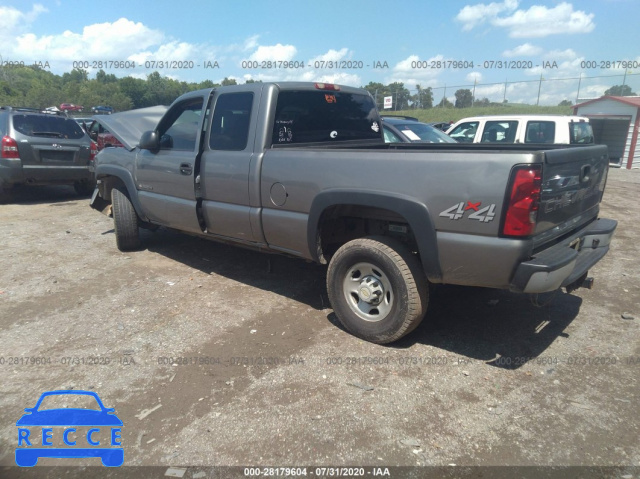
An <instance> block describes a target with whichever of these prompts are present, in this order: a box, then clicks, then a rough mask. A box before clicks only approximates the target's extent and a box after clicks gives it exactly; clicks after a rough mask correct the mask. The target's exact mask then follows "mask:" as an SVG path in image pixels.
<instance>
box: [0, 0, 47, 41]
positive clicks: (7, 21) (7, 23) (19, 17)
mask: <svg viewBox="0 0 640 479" xmlns="http://www.w3.org/2000/svg"><path fill="white" fill-rule="evenodd" d="M48 11H49V10H47V9H46V8H45V7H44V6H43V5H41V4H39V3H36V4H35V5H33V7H31V11H30V12H26V13H25V12H21V11H20V10H18V9H16V8H13V7H4V6H0V18H2V29H1V30H0V31H1V32H2V33H4V34H5V35H6V34H8V33H9V34H10V33H12V32H15V31H16V30H18V31H19V30H22V29H24V28H26V27H27V26H29V25H30V24H31V23H32V22H33V21H34V20H35V19H36V17H38V15H40V14H42V13H46V12H48ZM2 33H0V34H2Z"/></svg>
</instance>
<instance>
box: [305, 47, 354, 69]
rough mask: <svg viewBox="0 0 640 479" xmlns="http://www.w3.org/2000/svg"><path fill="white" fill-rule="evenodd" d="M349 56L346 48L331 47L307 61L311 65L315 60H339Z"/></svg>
mask: <svg viewBox="0 0 640 479" xmlns="http://www.w3.org/2000/svg"><path fill="white" fill-rule="evenodd" d="M350 57H351V54H350V52H349V49H348V48H341V49H340V50H334V49H331V50H329V51H328V52H327V53H324V54H322V55H318V56H317V57H314V58H312V59H311V60H309V63H311V64H312V65H313V64H314V63H315V62H316V61H324V62H329V61H331V62H339V61H340V60H344V59H345V58H350Z"/></svg>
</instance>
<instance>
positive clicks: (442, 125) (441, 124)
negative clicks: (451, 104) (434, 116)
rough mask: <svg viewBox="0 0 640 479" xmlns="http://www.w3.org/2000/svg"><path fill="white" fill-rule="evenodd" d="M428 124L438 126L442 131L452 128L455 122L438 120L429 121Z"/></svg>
mask: <svg viewBox="0 0 640 479" xmlns="http://www.w3.org/2000/svg"><path fill="white" fill-rule="evenodd" d="M427 125H429V126H432V127H434V128H437V129H438V130H440V131H447V130H448V129H449V128H451V125H453V122H448V121H438V122H432V123H427Z"/></svg>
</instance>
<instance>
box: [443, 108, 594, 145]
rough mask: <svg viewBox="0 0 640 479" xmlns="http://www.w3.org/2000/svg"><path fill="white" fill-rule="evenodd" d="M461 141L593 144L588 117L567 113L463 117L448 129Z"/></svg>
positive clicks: (450, 134)
mask: <svg viewBox="0 0 640 479" xmlns="http://www.w3.org/2000/svg"><path fill="white" fill-rule="evenodd" d="M447 134H448V135H449V136H450V137H451V138H453V139H455V140H456V141H458V142H461V143H547V144H551V143H556V144H565V145H569V144H572V145H573V144H593V142H594V141H593V130H592V128H591V125H590V124H589V119H588V118H586V117H582V116H568V115H493V116H477V117H471V118H463V119H462V120H460V121H458V122H457V123H456V124H454V125H452V126H451V128H449V129H448V130H447Z"/></svg>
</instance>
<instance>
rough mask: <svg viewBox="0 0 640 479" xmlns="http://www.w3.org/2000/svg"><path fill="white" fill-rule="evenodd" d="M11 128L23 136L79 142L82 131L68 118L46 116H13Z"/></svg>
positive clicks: (82, 134)
mask: <svg viewBox="0 0 640 479" xmlns="http://www.w3.org/2000/svg"><path fill="white" fill-rule="evenodd" d="M13 128H14V129H15V130H16V131H17V132H18V133H21V134H23V135H27V136H39V137H50V138H66V139H72V140H79V139H80V138H82V137H83V136H84V130H83V129H82V128H81V127H80V125H78V123H76V122H75V121H74V120H72V119H70V118H64V117H60V116H53V115H51V116H47V115H29V114H22V115H13Z"/></svg>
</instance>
